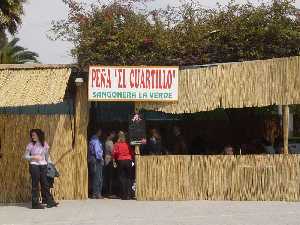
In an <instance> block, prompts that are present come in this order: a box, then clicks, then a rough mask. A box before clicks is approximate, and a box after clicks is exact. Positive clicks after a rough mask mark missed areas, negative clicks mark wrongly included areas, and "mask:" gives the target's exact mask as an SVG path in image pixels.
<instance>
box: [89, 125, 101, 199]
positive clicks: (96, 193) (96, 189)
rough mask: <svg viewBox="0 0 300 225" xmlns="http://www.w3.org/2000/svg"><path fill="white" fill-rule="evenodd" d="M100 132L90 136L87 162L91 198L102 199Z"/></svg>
mask: <svg viewBox="0 0 300 225" xmlns="http://www.w3.org/2000/svg"><path fill="white" fill-rule="evenodd" d="M101 135H102V130H101V129H98V130H97V131H96V132H95V134H94V135H93V136H92V138H91V140H90V142H89V152H88V162H89V167H90V173H91V178H92V179H91V182H92V198H93V199H103V197H102V185H103V178H102V170H103V165H104V160H103V145H102V143H101V141H100V138H101Z"/></svg>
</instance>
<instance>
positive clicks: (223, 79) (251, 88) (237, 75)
mask: <svg viewBox="0 0 300 225" xmlns="http://www.w3.org/2000/svg"><path fill="white" fill-rule="evenodd" d="M273 104H276V105H285V104H300V57H298V56H297V57H289V58H278V59H270V60H257V61H247V62H240V63H229V64H220V65H214V66H209V67H205V68H191V69H183V70H180V72H179V100H178V102H176V103H149V102H148V103H147V102H140V103H136V105H137V108H139V109H141V108H143V109H147V110H155V111H162V112H166V113H194V112H200V111H209V110H213V109H216V108H242V107H256V106H257V107H262V106H268V105H273Z"/></svg>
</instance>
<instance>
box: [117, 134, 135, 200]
mask: <svg viewBox="0 0 300 225" xmlns="http://www.w3.org/2000/svg"><path fill="white" fill-rule="evenodd" d="M113 158H114V159H115V160H117V165H118V175H119V179H120V184H121V188H120V197H121V199H122V200H129V199H130V198H131V193H132V191H131V187H132V182H131V178H132V177H131V167H132V160H133V150H132V148H131V147H130V146H129V144H128V143H127V142H126V137H125V133H124V132H123V131H120V132H119V133H118V141H117V143H116V144H115V145H114V149H113Z"/></svg>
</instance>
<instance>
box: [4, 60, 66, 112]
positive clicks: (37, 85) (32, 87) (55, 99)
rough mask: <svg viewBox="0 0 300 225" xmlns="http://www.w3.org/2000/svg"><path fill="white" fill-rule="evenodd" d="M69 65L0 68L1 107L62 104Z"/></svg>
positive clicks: (6, 66) (26, 65)
mask: <svg viewBox="0 0 300 225" xmlns="http://www.w3.org/2000/svg"><path fill="white" fill-rule="evenodd" d="M70 74H71V66H70V65H39V64H32V65H28V64H24V65H4V64H3V65H0V107H15V106H28V105H45V104H55V103H59V102H62V101H63V98H64V95H65V91H66V87H67V82H68V80H69V77H70Z"/></svg>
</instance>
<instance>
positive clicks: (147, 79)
mask: <svg viewBox="0 0 300 225" xmlns="http://www.w3.org/2000/svg"><path fill="white" fill-rule="evenodd" d="M146 88H147V89H150V70H146Z"/></svg>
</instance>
